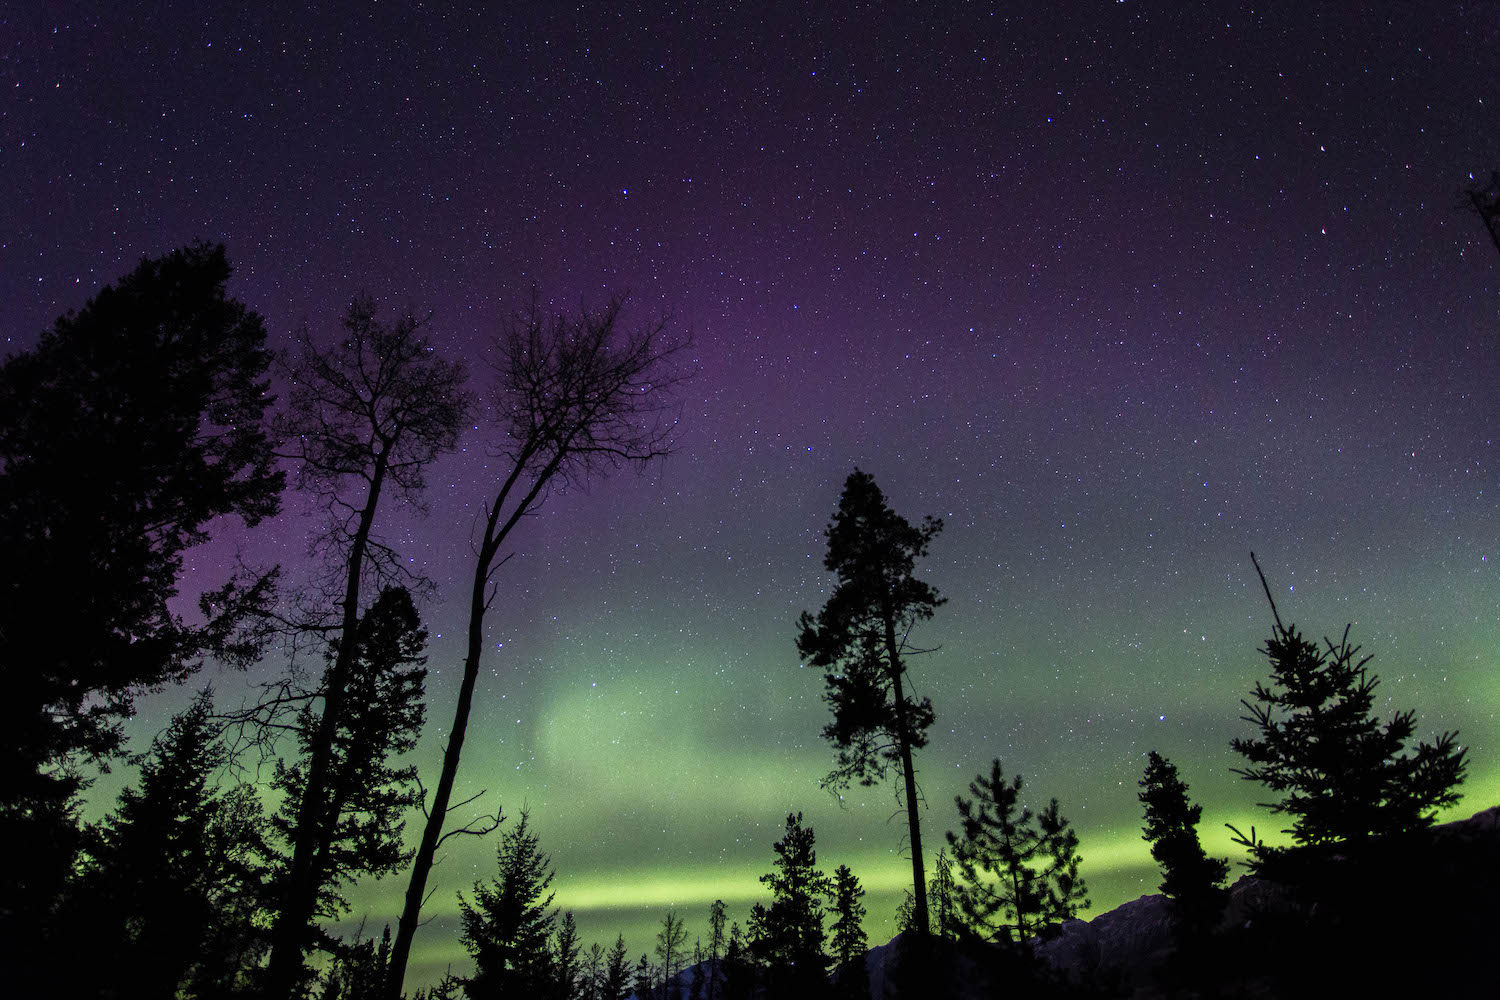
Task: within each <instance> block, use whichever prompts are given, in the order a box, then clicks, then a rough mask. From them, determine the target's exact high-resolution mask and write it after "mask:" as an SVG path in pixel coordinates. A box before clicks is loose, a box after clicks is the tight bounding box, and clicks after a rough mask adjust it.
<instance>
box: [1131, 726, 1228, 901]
mask: <svg viewBox="0 0 1500 1000" xmlns="http://www.w3.org/2000/svg"><path fill="white" fill-rule="evenodd" d="M1139 784H1140V786H1141V789H1142V790H1141V792H1140V794H1139V796H1138V797H1139V798H1140V801H1141V804H1142V805H1144V806H1145V809H1146V825H1145V827H1144V828H1143V830H1142V833H1143V836H1144V838H1145V840H1146V841H1147V842H1148V843H1150V845H1151V857H1152V859H1153V860H1155V861H1156V863H1157V864H1158V865H1160V866H1161V871H1162V881H1161V891H1162V893H1163V895H1165V896H1166V897H1167V898H1168V899H1171V900H1172V901H1173V902H1175V903H1176V904H1177V908H1178V914H1179V921H1178V923H1179V926H1181V927H1184V929H1188V928H1199V927H1202V926H1204V925H1206V924H1207V923H1209V922H1210V921H1212V920H1213V919H1214V918H1215V917H1216V916H1217V915H1218V913H1220V912H1221V911H1222V909H1223V901H1224V891H1223V888H1222V886H1223V883H1224V879H1225V877H1226V876H1227V875H1228V874H1229V862H1228V861H1226V860H1223V859H1221V858H1210V857H1209V856H1208V855H1207V854H1205V853H1204V851H1203V845H1202V844H1201V843H1199V841H1198V820H1199V817H1201V816H1202V815H1203V807H1202V806H1200V805H1192V804H1189V802H1188V797H1187V792H1188V786H1187V784H1186V783H1185V782H1183V780H1182V779H1181V778H1180V777H1178V775H1177V768H1176V766H1175V765H1173V763H1172V762H1171V761H1170V760H1167V759H1166V758H1165V757H1163V756H1161V755H1160V754H1158V753H1157V752H1156V751H1155V750H1152V751H1151V753H1150V754H1149V755H1148V757H1147V758H1146V773H1145V775H1144V777H1142V779H1141V781H1140V782H1139Z"/></svg>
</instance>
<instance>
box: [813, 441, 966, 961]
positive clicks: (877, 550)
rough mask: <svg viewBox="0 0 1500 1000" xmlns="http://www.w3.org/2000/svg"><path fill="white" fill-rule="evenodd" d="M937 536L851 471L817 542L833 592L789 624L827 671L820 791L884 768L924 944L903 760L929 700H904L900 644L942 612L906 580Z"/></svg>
mask: <svg viewBox="0 0 1500 1000" xmlns="http://www.w3.org/2000/svg"><path fill="white" fill-rule="evenodd" d="M942 528H943V522H942V521H941V520H939V519H937V518H933V517H927V518H925V519H924V520H923V521H922V526H921V527H914V526H912V525H911V524H910V523H909V522H908V521H907V520H906V519H905V518H903V517H902V516H901V515H900V514H897V513H896V512H895V511H894V510H892V509H891V508H890V506H889V505H887V503H886V501H885V494H884V493H882V492H881V491H880V487H879V486H877V485H876V484H875V479H874V477H872V476H870V475H869V474H868V473H864V472H861V471H860V470H859V469H857V468H856V469H855V470H854V471H853V472H852V473H850V475H849V478H848V479H847V480H845V482H844V491H843V494H842V495H841V496H840V497H839V507H838V510H837V511H835V512H834V515H833V521H832V522H831V523H830V524H829V525H828V529H827V531H826V532H825V534H826V535H827V538H828V551H827V553H826V555H825V556H824V557H823V567H824V568H825V569H827V570H828V571H829V572H832V573H836V574H838V585H837V586H836V587H835V588H834V590H833V593H832V594H830V595H829V597H828V600H827V602H825V603H824V605H823V607H822V609H821V610H820V611H819V612H818V614H817V616H816V617H814V616H813V615H812V614H810V613H808V612H805V611H804V612H803V613H802V614H801V616H800V617H799V618H798V619H797V651H798V652H799V653H800V654H801V655H802V656H803V657H805V658H806V660H807V662H808V663H810V664H812V665H813V666H815V667H824V668H828V672H827V673H825V674H824V675H823V679H824V684H825V691H824V695H823V697H824V700H825V701H827V702H828V706H829V708H830V709H831V710H832V712H833V721H832V722H830V723H828V725H826V726H824V727H823V737H824V738H825V739H827V740H828V741H829V742H830V743H832V744H833V745H834V746H835V747H836V748H837V750H838V762H837V764H836V765H835V767H834V769H833V771H832V772H831V773H830V774H829V775H828V778H827V779H826V780H827V783H828V784H829V785H831V786H832V787H833V788H835V789H841V788H845V787H847V786H848V784H849V783H850V782H851V781H858V782H859V783H861V784H864V785H872V784H874V783H876V782H878V781H882V780H884V778H885V777H886V775H887V773H888V772H889V771H890V769H891V768H892V767H895V768H896V769H897V772H898V773H899V774H900V776H901V778H902V782H903V788H902V790H903V792H904V796H905V802H906V815H907V835H908V837H909V838H910V847H911V859H912V891H913V897H914V900H915V907H916V918H915V923H916V926H917V927H918V928H919V929H920V932H921V933H924V934H925V933H926V932H927V930H926V929H927V926H928V919H927V885H926V877H925V875H924V872H923V858H922V825H921V817H920V813H919V812H918V801H917V785H916V770H915V766H914V764H913V759H912V751H914V750H919V749H921V748H922V747H924V746H926V745H927V729H928V727H930V726H931V725H932V722H933V712H932V702H931V700H930V699H928V698H922V699H916V698H913V697H912V696H911V695H910V694H909V693H908V690H907V683H908V682H907V678H906V672H907V667H906V658H907V657H908V656H909V655H910V654H912V653H913V652H916V650H915V649H914V648H913V647H912V646H911V645H910V644H909V642H908V639H909V636H910V635H911V630H912V628H913V627H915V626H916V625H917V623H919V622H922V621H926V620H928V619H930V618H932V615H933V610H934V609H935V608H937V607H939V606H940V605H942V604H943V598H941V597H939V596H938V592H937V591H936V590H935V589H933V587H932V586H931V585H930V584H928V583H927V582H926V581H924V580H919V579H917V578H916V577H915V576H914V575H913V573H914V570H915V567H916V560H917V559H918V558H920V557H922V556H925V555H926V554H927V546H928V544H929V543H930V542H931V541H932V539H933V538H934V537H936V536H937V534H938V532H939V531H941V530H942Z"/></svg>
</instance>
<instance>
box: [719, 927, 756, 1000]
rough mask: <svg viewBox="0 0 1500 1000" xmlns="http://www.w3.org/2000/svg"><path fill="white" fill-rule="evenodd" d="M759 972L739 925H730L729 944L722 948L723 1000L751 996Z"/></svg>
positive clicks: (745, 998)
mask: <svg viewBox="0 0 1500 1000" xmlns="http://www.w3.org/2000/svg"><path fill="white" fill-rule="evenodd" d="M757 905H759V904H757ZM759 971H760V970H759V969H757V968H756V964H755V959H754V956H752V955H751V954H750V948H749V945H748V944H747V943H746V941H745V935H744V932H743V931H741V930H740V925H739V923H738V922H736V923H733V924H730V925H729V944H728V945H726V946H725V948H724V988H723V994H722V995H723V997H724V1000H747V998H748V997H750V996H752V995H753V994H754V993H755V989H756V987H757V985H758V984H759V980H760V977H759Z"/></svg>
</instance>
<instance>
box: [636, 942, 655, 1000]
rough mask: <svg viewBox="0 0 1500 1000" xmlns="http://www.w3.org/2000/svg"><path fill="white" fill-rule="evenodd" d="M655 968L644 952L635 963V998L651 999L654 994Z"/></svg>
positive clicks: (640, 999) (639, 999)
mask: <svg viewBox="0 0 1500 1000" xmlns="http://www.w3.org/2000/svg"><path fill="white" fill-rule="evenodd" d="M655 983H656V970H655V969H653V968H652V967H651V960H650V959H649V958H647V957H646V955H645V954H644V953H642V955H641V960H640V961H639V962H637V963H635V997H636V1000H653V998H654V997H655V996H656V985H655Z"/></svg>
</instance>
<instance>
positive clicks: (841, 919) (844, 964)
mask: <svg viewBox="0 0 1500 1000" xmlns="http://www.w3.org/2000/svg"><path fill="white" fill-rule="evenodd" d="M864 894H865V890H864V888H863V887H862V886H861V885H860V884H859V879H858V878H856V877H855V875H854V872H852V871H850V870H849V866H848V865H839V866H838V867H837V868H836V869H834V872H833V891H832V893H831V895H830V900H829V903H830V905H831V906H832V908H833V914H834V918H835V919H834V922H833V941H832V942H831V943H832V945H833V962H834V968H835V969H837V970H838V971H837V975H838V985H837V988H836V989H835V991H834V992H835V995H836V996H839V997H842V998H845V1000H868V998H869V996H870V980H869V976H868V973H867V972H866V971H865V952H866V951H867V950H868V948H867V943H868V938H866V937H865V930H864V926H863V921H864V918H865V905H864V904H863V903H861V902H860V900H861V899H862V898H863V897H864Z"/></svg>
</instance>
